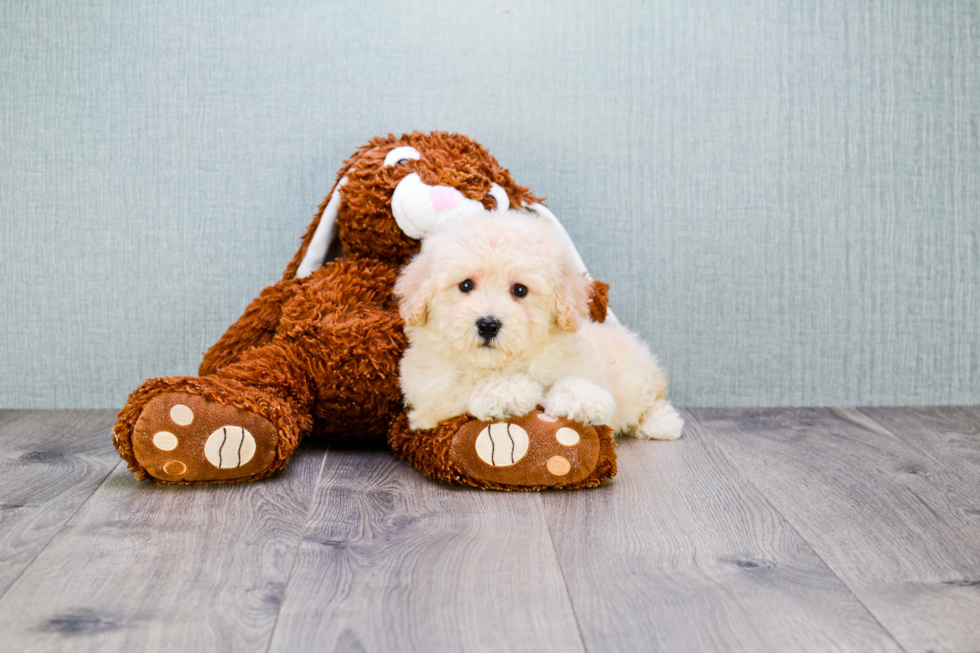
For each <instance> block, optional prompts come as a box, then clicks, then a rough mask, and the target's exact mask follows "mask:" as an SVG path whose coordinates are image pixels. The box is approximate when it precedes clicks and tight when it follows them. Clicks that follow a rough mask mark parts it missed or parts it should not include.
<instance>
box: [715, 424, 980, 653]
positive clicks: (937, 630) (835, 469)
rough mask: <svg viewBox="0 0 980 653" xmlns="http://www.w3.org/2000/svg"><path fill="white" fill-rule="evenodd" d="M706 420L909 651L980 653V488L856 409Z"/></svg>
mask: <svg viewBox="0 0 980 653" xmlns="http://www.w3.org/2000/svg"><path fill="white" fill-rule="evenodd" d="M697 419H698V420H700V422H701V423H702V424H703V425H704V426H705V427H706V428H707V429H708V430H710V432H711V433H712V434H713V435H715V436H716V437H717V438H718V439H719V442H720V443H721V445H722V447H723V449H724V450H725V452H726V453H727V454H728V455H729V457H730V458H731V459H732V460H733V461H734V462H735V463H736V464H737V465H738V466H739V468H740V469H741V470H742V471H743V472H745V474H746V475H747V476H748V477H749V478H750V479H751V480H752V482H753V483H755V485H756V486H757V487H759V488H760V489H761V490H762V492H763V493H764V494H765V495H766V496H767V498H768V499H769V500H770V501H771V502H772V503H773V504H774V505H775V506H776V507H777V508H778V509H779V511H780V512H782V514H783V515H785V516H786V518H787V519H788V520H789V521H790V523H792V524H793V526H794V527H795V528H796V529H797V531H799V533H800V534H801V535H802V536H803V537H804V538H805V539H806V540H807V541H808V542H809V543H810V545H811V546H813V548H814V550H816V552H817V553H818V554H820V556H821V557H822V558H823V559H824V560H825V561H826V562H827V564H828V565H829V566H830V567H831V569H833V570H834V572H835V573H837V575H838V576H839V577H840V578H841V579H842V580H843V581H844V582H845V583H847V585H848V587H850V589H851V590H852V591H853V592H854V594H855V595H856V596H857V597H858V598H860V599H861V601H862V602H863V603H864V604H865V605H866V606H867V607H868V609H869V610H870V611H871V612H872V614H874V615H875V617H876V618H877V619H878V620H879V621H880V622H881V623H882V624H883V625H884V626H885V628H887V629H888V630H889V631H890V632H891V633H892V634H893V635H894V636H895V638H896V640H897V641H898V642H899V643H900V644H901V645H902V646H903V647H904V648H905V649H906V650H908V651H910V652H918V651H935V652H941V651H975V650H978V649H980V547H978V544H977V543H978V542H980V520H978V519H977V516H976V515H972V516H969V515H967V514H966V513H965V507H966V506H965V505H964V504H963V503H962V500H963V498H964V497H966V496H968V495H971V494H972V496H973V497H974V499H973V504H974V505H975V502H976V497H977V495H978V493H977V490H978V489H980V488H978V487H977V486H976V483H975V481H974V482H973V485H972V486H970V487H964V486H963V481H964V479H965V478H966V476H965V475H963V474H959V473H955V474H954V473H950V471H949V470H948V469H946V468H945V467H944V466H943V465H941V464H939V463H937V461H936V459H935V458H934V457H933V456H931V455H927V454H926V453H924V451H923V449H922V447H919V446H911V445H910V444H909V443H908V442H905V441H903V439H902V438H899V437H897V436H896V435H895V434H894V433H891V432H890V431H889V430H887V429H884V428H882V427H881V426H880V425H878V424H877V423H873V422H871V421H870V420H869V419H868V417H866V416H865V415H863V414H861V413H859V412H858V411H855V410H852V409H784V410H748V409H725V410H706V411H700V412H698V414H697Z"/></svg>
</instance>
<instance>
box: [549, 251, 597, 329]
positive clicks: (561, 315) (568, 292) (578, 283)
mask: <svg viewBox="0 0 980 653" xmlns="http://www.w3.org/2000/svg"><path fill="white" fill-rule="evenodd" d="M591 297H592V282H591V281H589V279H588V278H587V277H586V274H585V273H584V272H579V271H578V270H577V269H576V266H575V265H573V263H572V261H571V260H566V261H563V264H562V266H561V276H560V277H559V279H558V283H557V284H556V285H555V304H554V307H555V323H556V324H557V325H558V328H559V329H561V330H562V331H567V332H568V333H574V332H575V331H578V328H579V324H580V323H581V322H582V320H586V319H588V317H589V301H590V299H591Z"/></svg>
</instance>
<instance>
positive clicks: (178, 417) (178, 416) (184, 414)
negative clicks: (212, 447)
mask: <svg viewBox="0 0 980 653" xmlns="http://www.w3.org/2000/svg"><path fill="white" fill-rule="evenodd" d="M170 419H172V420H173V421H174V424H179V425H180V426H187V425H188V424H190V423H191V422H193V421H194V411H193V410H191V409H190V407H188V406H185V405H184V404H176V405H175V406H174V407H173V408H171V409H170Z"/></svg>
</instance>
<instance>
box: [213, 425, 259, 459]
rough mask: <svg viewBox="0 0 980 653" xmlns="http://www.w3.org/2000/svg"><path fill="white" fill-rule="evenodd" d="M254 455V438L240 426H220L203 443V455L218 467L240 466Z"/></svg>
mask: <svg viewBox="0 0 980 653" xmlns="http://www.w3.org/2000/svg"><path fill="white" fill-rule="evenodd" d="M254 455H255V438H254V437H252V434H251V433H249V432H248V430H247V429H244V428H242V427H241V426H231V425H228V426H222V427H220V428H218V429H216V430H215V431H214V433H212V434H211V435H209V436H208V439H207V441H206V442H205V443H204V457H205V458H207V459H208V462H209V463H211V464H212V465H214V466H215V467H217V468H218V469H233V468H235V467H241V466H242V465H244V464H245V463H247V462H248V461H250V460H251V459H252V456H254Z"/></svg>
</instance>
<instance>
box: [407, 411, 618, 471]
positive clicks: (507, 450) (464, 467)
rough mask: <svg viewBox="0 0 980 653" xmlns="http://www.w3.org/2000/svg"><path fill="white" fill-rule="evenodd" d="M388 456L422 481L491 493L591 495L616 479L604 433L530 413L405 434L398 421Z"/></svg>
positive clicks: (609, 440) (609, 441)
mask: <svg viewBox="0 0 980 653" xmlns="http://www.w3.org/2000/svg"><path fill="white" fill-rule="evenodd" d="M388 441H389V443H390V444H391V447H392V449H393V450H394V451H395V454H396V455H398V456H399V457H401V458H403V459H405V460H407V461H408V462H409V463H411V464H412V465H413V466H414V467H415V468H417V469H418V470H419V471H421V472H422V473H423V474H425V475H426V476H429V477H430V478H434V479H437V480H440V481H445V482H448V483H455V484H458V485H472V486H474V487H481V488H488V489H495V490H544V489H548V488H564V489H574V488H583V487H595V486H598V485H601V484H603V483H604V482H605V481H606V480H607V479H609V478H611V477H613V476H615V474H616V452H615V450H614V446H613V439H612V431H611V429H610V428H609V427H606V426H599V427H591V426H585V425H583V424H581V423H579V422H572V421H570V420H567V419H563V418H559V417H552V416H550V415H548V414H546V413H544V412H543V411H542V410H540V409H538V410H533V411H531V412H530V413H528V414H527V415H525V416H523V417H517V418H514V419H509V420H504V421H499V422H483V421H480V420H477V419H474V418H472V417H469V416H468V415H463V416H460V417H457V418H453V419H450V420H446V421H445V422H442V423H441V424H440V425H439V426H437V427H435V428H433V429H428V430H425V431H412V430H411V429H410V428H409V427H408V418H407V416H406V415H404V414H403V415H401V416H400V417H399V418H398V419H397V420H396V422H395V424H394V425H393V426H392V429H391V432H390V433H389V438H388Z"/></svg>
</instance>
